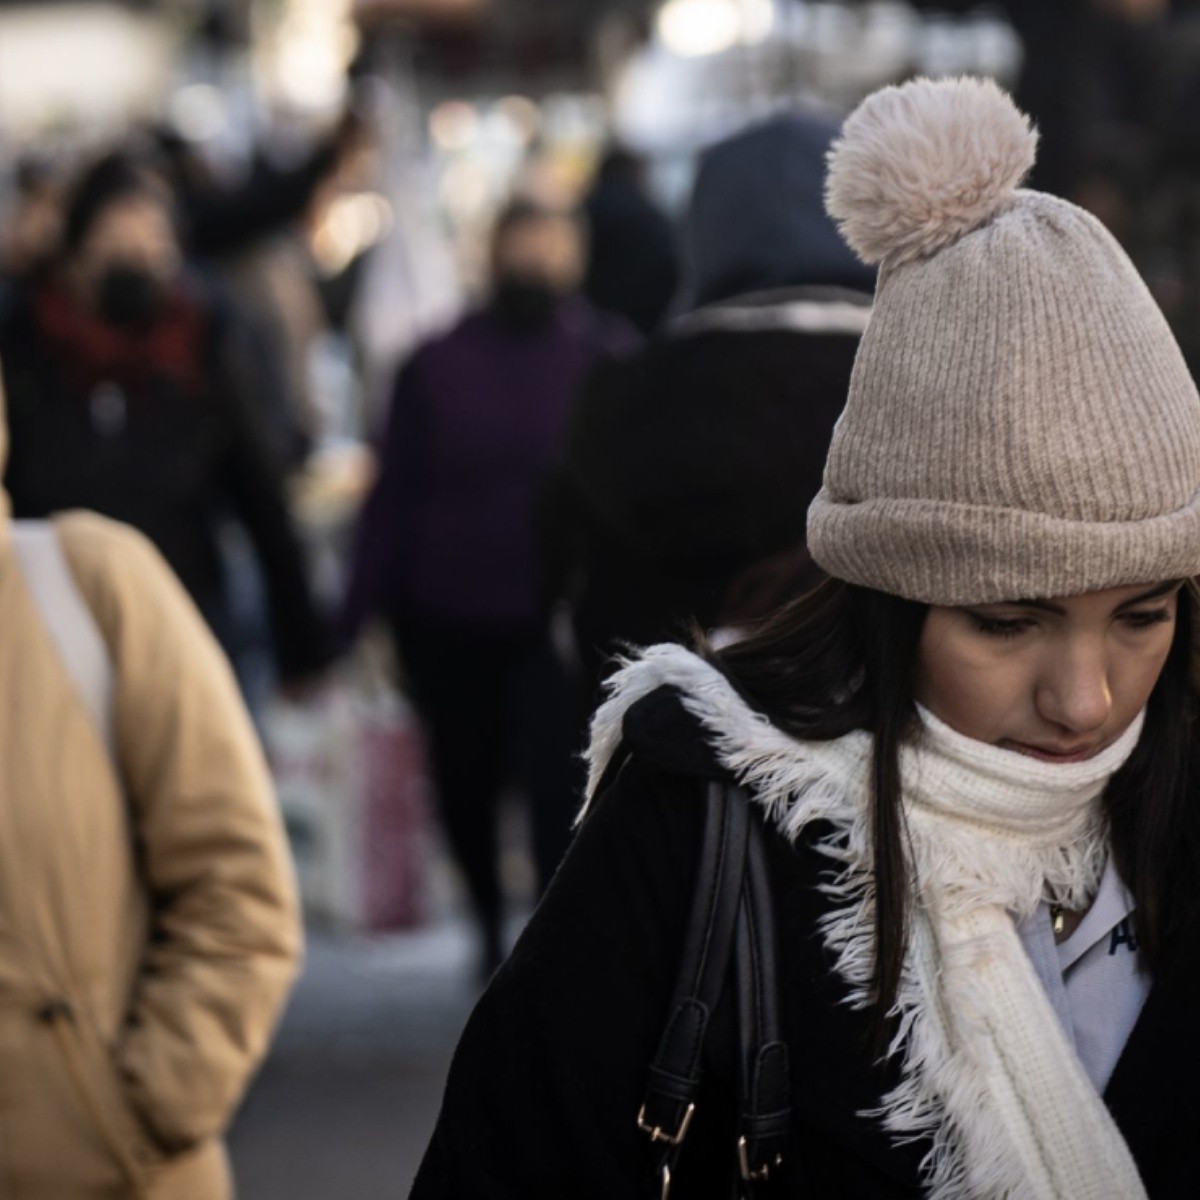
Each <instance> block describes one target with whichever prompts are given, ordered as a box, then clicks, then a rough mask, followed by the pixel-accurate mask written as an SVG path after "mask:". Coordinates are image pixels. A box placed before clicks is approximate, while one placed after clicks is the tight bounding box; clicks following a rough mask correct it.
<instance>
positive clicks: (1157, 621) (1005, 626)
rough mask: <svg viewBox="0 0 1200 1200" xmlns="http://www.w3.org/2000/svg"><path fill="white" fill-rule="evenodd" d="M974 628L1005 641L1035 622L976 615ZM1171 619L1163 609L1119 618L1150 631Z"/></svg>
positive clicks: (972, 616) (1018, 634) (973, 618)
mask: <svg viewBox="0 0 1200 1200" xmlns="http://www.w3.org/2000/svg"><path fill="white" fill-rule="evenodd" d="M971 619H972V620H973V621H974V622H975V628H976V629H978V630H979V632H980V633H982V634H984V635H986V636H987V637H995V638H1003V639H1005V640H1008V639H1011V638H1016V637H1020V636H1021V634H1023V633H1024V632H1025V631H1026V630H1028V629H1032V628H1033V626H1034V625H1035V624H1036V622H1034V621H1032V620H1030V619H1029V618H1028V617H1018V618H1015V619H1008V620H1006V619H1004V618H1003V617H984V616H980V615H979V614H977V613H972V614H971ZM1170 619H1171V613H1170V611H1169V610H1168V609H1165V608H1156V609H1153V610H1150V611H1142V612H1130V613H1125V614H1124V615H1123V616H1121V617H1120V618H1119V620H1121V621H1123V622H1124V623H1125V625H1126V626H1128V627H1129V628H1130V629H1150V628H1152V627H1153V626H1155V625H1162V624H1165V623H1166V622H1167V621H1169V620H1170Z"/></svg>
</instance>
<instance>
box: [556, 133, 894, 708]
mask: <svg viewBox="0 0 1200 1200" xmlns="http://www.w3.org/2000/svg"><path fill="white" fill-rule="evenodd" d="M834 129H835V126H834V124H833V122H832V121H830V120H828V119H826V118H825V117H819V116H814V115H809V114H802V113H789V114H786V115H783V116H779V117H775V118H773V119H771V120H770V121H767V122H766V123H763V124H758V125H755V126H753V127H751V128H750V129H748V130H746V131H744V132H743V133H740V134H738V135H736V136H734V137H733V138H731V139H730V140H728V141H726V142H724V143H722V144H720V145H718V146H716V147H714V148H713V149H712V150H710V151H709V152H708V153H707V154H706V155H705V157H704V160H703V161H702V163H701V165H700V169H699V174H698V176H697V179H696V184H695V190H694V195H693V198H692V202H691V208H690V213H689V216H688V221H687V229H686V245H685V249H686V254H687V261H686V264H685V265H686V268H687V275H686V284H685V286H686V305H685V307H686V309H687V310H688V311H687V314H686V315H685V316H683V317H682V318H681V319H679V320H677V321H676V322H674V323H673V324H672V325H671V326H669V327H668V328H667V329H666V330H665V331H664V332H663V334H662V335H660V336H659V337H658V338H656V339H655V340H654V341H652V342H651V343H650V344H649V345H648V346H647V347H646V348H645V349H644V350H643V351H642V353H641V354H639V355H636V356H633V357H632V358H629V359H626V360H623V361H621V362H614V363H611V364H606V365H604V366H602V367H600V368H599V369H597V370H596V371H595V372H594V373H593V374H592V376H591V377H590V378H589V380H588V381H587V382H586V383H585V385H584V387H583V390H582V392H581V395H580V397H579V399H578V401H577V403H576V406H575V409H574V411H573V414H572V419H571V424H570V428H569V434H568V443H567V449H566V452H565V455H564V458H563V461H562V464H561V467H560V469H559V471H558V473H557V474H556V476H555V479H554V482H553V484H552V485H551V487H550V489H549V490H548V493H547V496H546V498H545V501H544V504H543V509H544V512H545V513H546V514H547V517H546V521H545V530H546V535H547V536H546V546H547V555H548V559H549V561H550V564H551V565H550V568H549V573H550V575H551V577H552V579H553V580H554V585H555V587H556V588H557V589H558V590H559V591H560V592H562V593H563V594H565V595H566V596H567V597H568V599H569V600H570V603H571V606H572V609H573V617H574V630H575V638H576V643H577V650H578V652H579V656H580V659H581V661H582V664H583V667H584V671H585V675H586V683H587V687H588V690H589V692H590V693H592V694H595V692H596V691H597V689H598V686H599V683H600V680H601V679H602V678H603V676H604V674H605V672H606V670H607V664H608V662H609V659H610V657H611V656H612V655H613V654H614V652H616V651H617V650H619V649H620V647H621V644H622V643H625V642H632V643H636V644H640V645H645V644H648V643H651V642H655V641H659V640H661V639H663V638H672V637H676V636H679V635H680V634H681V633H682V632H683V631H684V630H685V629H686V628H687V626H688V625H689V623H690V622H691V621H698V622H699V623H700V624H701V625H702V626H705V627H712V626H714V625H718V624H721V623H735V624H736V623H738V622H742V621H745V620H749V619H753V618H754V617H756V616H761V615H762V614H763V613H765V612H768V611H770V609H771V608H772V607H775V606H777V605H778V604H780V603H782V601H783V600H785V599H787V598H788V597H789V596H792V595H796V594H798V593H799V592H801V591H803V590H804V589H805V587H806V586H807V585H810V584H811V583H813V582H815V580H816V579H817V578H819V573H818V572H816V570H815V568H813V567H812V564H811V563H810V562H809V561H808V559H807V556H806V555H805V553H804V514H805V511H806V510H807V508H808V505H809V502H810V501H811V500H812V498H813V496H815V495H816V493H817V489H818V488H819V487H820V482H821V469H822V466H823V464H824V462H825V453H826V451H827V449H828V447H829V438H830V435H831V433H832V432H833V425H834V422H835V421H836V420H837V418H838V415H839V414H840V413H841V411H842V406H843V405H844V404H845V400H846V391H847V388H848V387H849V383H850V369H851V366H852V365H853V362H854V353H855V350H856V348H857V346H858V339H859V335H860V334H861V332H862V329H863V326H864V325H865V323H866V319H867V315H868V312H869V306H870V295H869V291H870V288H871V286H872V282H873V279H874V275H873V272H872V271H871V270H870V269H868V268H866V267H864V266H863V265H862V264H861V263H859V262H857V261H856V260H855V259H854V257H853V256H852V255H851V254H850V253H849V251H848V250H847V249H846V247H845V245H844V244H843V243H842V242H841V240H840V239H839V237H838V235H837V231H836V229H835V228H834V226H833V224H832V222H831V221H830V220H829V218H828V217H827V216H826V215H825V213H824V211H823V209H822V207H821V180H822V174H823V170H824V167H823V163H824V155H825V152H826V150H827V149H828V146H829V143H830V141H831V139H832V137H833V134H834Z"/></svg>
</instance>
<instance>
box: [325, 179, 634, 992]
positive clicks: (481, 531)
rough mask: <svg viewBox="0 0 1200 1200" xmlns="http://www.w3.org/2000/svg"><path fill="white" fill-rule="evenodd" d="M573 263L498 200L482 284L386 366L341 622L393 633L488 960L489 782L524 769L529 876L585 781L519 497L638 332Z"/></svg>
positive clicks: (495, 913)
mask: <svg viewBox="0 0 1200 1200" xmlns="http://www.w3.org/2000/svg"><path fill="white" fill-rule="evenodd" d="M582 274H583V237H582V231H581V230H580V228H579V226H578V225H577V223H576V221H575V219H574V218H573V217H571V216H569V215H566V214H564V213H560V212H558V211H556V210H552V209H547V208H544V207H540V206H537V205H535V204H532V203H530V202H528V201H517V202H514V203H513V204H511V205H510V206H509V207H508V208H507V209H506V210H505V211H504V212H503V213H502V214H501V216H500V218H499V220H498V221H497V224H496V226H495V230H494V233H493V236H492V275H493V278H492V289H491V292H490V295H489V296H488V298H487V300H486V301H485V303H484V304H483V305H482V306H481V307H479V308H478V309H477V310H475V311H472V312H469V313H468V314H467V315H466V316H465V317H463V318H462V320H461V321H459V323H458V324H457V325H455V326H454V327H453V328H452V329H450V330H449V331H448V332H446V333H444V334H442V335H440V336H437V337H435V338H433V339H432V340H431V341H429V342H427V343H426V344H425V345H423V346H421V347H420V348H419V349H418V350H417V352H416V353H415V354H414V355H413V356H412V358H411V359H410V360H409V361H408V363H407V364H406V365H405V366H403V367H402V368H401V370H400V372H399V374H398V375H397V378H396V381H395V385H394V389H393V394H392V400H391V410H390V413H389V416H388V422H387V427H386V431H385V434H384V440H383V444H382V447H381V451H380V473H379V477H378V480H377V482H376V484H375V487H374V490H373V491H372V493H371V495H370V496H369V498H368V500H367V503H366V507H365V509H364V512H363V515H362V519H361V522H360V527H359V530H358V538H357V543H356V547H355V554H354V559H353V563H352V567H351V573H350V581H349V589H348V594H347V597H346V604H345V609H344V613H343V617H344V632H345V633H346V635H347V637H349V638H352V637H353V636H354V634H355V633H356V632H357V630H358V628H359V627H360V626H361V624H362V622H363V620H364V619H365V618H366V617H367V616H368V615H369V614H371V613H376V614H378V615H380V616H382V617H383V618H384V619H385V620H386V621H387V622H388V624H389V625H390V628H391V630H392V632H393V634H394V637H395V641H396V645H397V649H398V652H399V657H400V660H401V663H402V670H403V676H404V681H405V685H406V687H407V688H408V690H409V692H410V694H411V695H412V697H413V699H414V701H415V703H416V705H417V708H418V710H419V712H420V714H421V716H422V718H423V720H424V721H425V724H426V727H427V732H428V736H429V739H430V751H431V757H432V763H433V769H434V774H435V777H436V783H437V790H438V798H439V810H440V815H441V818H442V821H443V824H444V827H445V831H446V834H447V836H448V840H449V843H450V848H451V850H452V852H453V853H454V855H455V857H456V859H457V861H458V863H459V865H460V867H461V868H462V871H463V873H464V875H465V877H466V882H467V885H468V888H469V891H470V896H471V901H472V905H473V908H474V910H475V915H476V917H477V919H478V922H479V927H480V933H481V937H482V946H483V968H484V971H485V972H487V973H490V971H491V969H492V968H493V967H494V966H496V965H497V964H498V963H499V961H500V959H501V957H502V955H503V949H502V939H501V923H502V910H503V904H502V897H501V888H500V881H499V875H498V871H497V801H498V798H499V794H500V792H501V790H502V788H503V787H504V786H505V785H506V784H507V783H508V782H509V781H510V780H511V779H513V778H514V776H515V777H516V778H518V779H519V780H520V782H521V783H522V784H523V785H524V790H525V792H526V794H527V795H528V797H529V801H530V805H531V818H532V819H531V827H532V837H533V852H534V861H535V865H536V869H537V876H538V882H539V886H544V885H545V884H546V883H547V882H548V880H549V877H550V875H551V874H553V872H554V869H555V868H556V867H557V865H558V861H559V859H560V857H561V856H562V853H563V851H564V850H565V849H566V845H567V841H568V839H569V831H570V822H571V818H572V816H573V813H574V808H575V804H576V800H577V795H576V793H577V792H578V790H579V786H580V785H581V783H582V780H581V779H580V780H577V779H576V765H575V759H574V753H575V751H576V750H577V749H578V748H579V744H580V742H581V739H582V720H581V714H579V713H578V712H577V700H576V695H577V693H576V692H575V691H574V690H573V689H572V687H571V686H570V685H569V684H568V682H567V680H566V679H565V677H564V675H563V672H562V669H561V667H560V666H559V664H558V662H557V661H556V658H555V655H554V653H553V651H552V648H551V645H550V639H549V632H548V628H549V622H548V613H547V606H546V602H545V598H544V596H543V589H542V587H541V586H540V566H539V553H538V546H537V538H536V533H535V503H536V499H537V495H538V492H539V489H540V488H541V486H542V483H543V480H544V477H545V475H546V473H547V471H548V470H549V468H550V467H551V465H552V464H553V463H554V461H555V459H556V458H557V457H558V455H559V454H560V453H561V450H562V446H563V441H564V437H565V426H566V420H567V416H568V413H569V411H570V409H571V406H572V402H573V400H574V397H575V393H576V390H577V387H578V385H579V384H580V382H581V380H582V378H583V376H584V375H585V374H586V373H587V372H588V370H589V369H590V368H591V367H592V366H593V365H594V364H595V363H596V362H597V361H598V360H600V359H601V358H605V357H608V356H610V355H613V354H617V353H621V352H623V351H625V350H627V349H632V346H633V342H634V339H635V336H636V335H635V334H633V333H632V332H631V331H630V330H628V329H627V328H626V327H625V326H624V325H623V324H620V323H619V322H617V321H615V320H614V319H613V318H610V317H603V316H601V315H600V314H598V313H597V312H596V311H595V310H593V309H592V308H590V307H589V306H588V304H587V303H586V301H584V300H583V299H582V297H581V296H580V295H579V294H578V288H579V285H580V282H581V279H582Z"/></svg>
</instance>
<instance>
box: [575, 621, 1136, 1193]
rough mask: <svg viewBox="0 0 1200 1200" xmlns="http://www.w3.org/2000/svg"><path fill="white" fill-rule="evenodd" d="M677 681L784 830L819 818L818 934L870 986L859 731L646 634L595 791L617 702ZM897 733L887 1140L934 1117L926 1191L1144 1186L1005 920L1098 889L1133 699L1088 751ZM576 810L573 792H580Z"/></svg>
mask: <svg viewBox="0 0 1200 1200" xmlns="http://www.w3.org/2000/svg"><path fill="white" fill-rule="evenodd" d="M663 684H670V685H672V686H674V687H675V688H677V689H678V690H679V691H680V693H681V697H682V702H683V704H684V706H685V707H686V708H687V709H688V711H689V712H691V713H692V715H694V716H695V717H696V718H697V719H698V720H699V721H700V723H701V725H702V726H703V728H704V729H705V731H706V733H707V734H708V735H709V740H710V743H711V745H712V746H713V748H714V751H715V753H716V755H717V757H718V758H719V760H720V761H721V762H722V763H723V764H724V766H725V767H726V768H727V769H728V770H730V771H731V772H732V773H733V774H734V775H735V776H736V777H737V778H738V779H739V781H740V782H741V783H743V784H744V785H745V786H746V788H747V789H748V790H749V791H750V792H751V793H752V794H753V795H754V797H755V798H756V800H757V801H758V802H759V803H760V804H761V805H763V807H764V808H765V809H766V811H767V813H768V815H769V817H770V818H771V820H772V821H773V822H774V823H775V824H776V825H777V826H778V828H779V829H780V830H781V831H782V832H783V834H784V835H785V836H787V837H788V838H789V839H793V840H794V839H795V838H796V837H797V836H798V835H799V834H800V832H801V831H802V830H803V829H804V828H805V826H807V825H808V824H809V823H810V822H813V821H826V822H830V823H831V825H832V828H833V833H832V834H831V835H830V836H829V837H827V838H825V839H824V840H823V841H822V842H821V844H820V846H819V849H820V850H821V851H822V852H823V853H824V854H825V855H827V856H828V857H829V858H830V859H832V860H833V861H834V862H836V863H837V864H838V868H839V869H838V870H837V872H836V877H835V879H834V881H833V882H832V883H830V884H829V885H828V886H827V888H826V890H827V892H828V893H829V895H830V896H831V898H832V900H833V902H834V905H835V907H834V909H833V910H832V911H831V912H830V914H829V915H828V916H827V917H826V918H825V920H824V921H823V923H822V928H821V932H822V936H823V938H824V940H825V944H826V946H827V947H828V949H829V950H830V951H831V953H832V954H833V955H834V956H835V958H836V964H837V970H838V972H839V973H840V974H841V976H842V977H843V979H844V980H845V981H846V983H847V984H848V985H849V988H850V992H851V1003H853V1004H855V1005H857V1006H860V1007H861V1006H864V1005H866V1004H867V1003H868V995H867V994H868V989H869V984H870V976H871V968H872V964H873V961H874V928H873V914H874V876H873V870H872V850H871V836H870V829H869V816H868V803H867V801H868V795H869V791H868V780H869V778H870V762H871V737H870V735H869V734H867V733H865V732H856V733H851V734H848V735H847V736H845V737H842V738H839V739H837V740H835V741H829V742H800V741H797V740H796V739H795V738H792V737H790V736H789V735H787V734H785V733H783V732H782V731H781V730H779V729H777V728H776V727H775V726H774V725H772V724H771V723H770V722H769V721H768V720H767V719H766V718H765V717H764V716H762V715H761V714H760V713H756V712H754V711H753V710H752V709H750V708H749V707H748V706H747V705H746V703H745V702H744V701H743V700H742V699H741V697H740V696H738V694H737V693H736V692H735V691H734V689H733V687H732V686H731V685H730V684H729V683H728V681H727V680H726V679H725V678H724V677H723V676H722V675H721V674H720V673H719V672H718V671H716V670H715V669H714V668H713V667H711V666H710V665H709V664H708V663H706V662H704V661H703V660H702V659H700V658H699V657H697V656H696V655H694V654H692V653H691V652H690V651H688V650H685V649H683V648H682V647H680V646H671V645H668V646H655V647H651V648H650V649H649V650H646V651H645V652H644V653H643V654H642V655H641V656H640V657H639V658H637V659H636V660H634V661H630V662H627V663H626V664H625V665H624V667H623V668H622V669H621V670H620V671H619V672H618V673H617V674H616V675H615V676H614V677H613V679H612V681H611V684H610V689H609V690H610V697H609V699H608V700H607V701H606V702H605V703H604V704H603V705H602V706H601V707H600V709H599V710H598V711H597V713H596V716H595V719H594V721H593V724H592V741H591V749H590V751H589V754H588V758H589V768H590V772H589V788H588V800H589V802H590V800H591V798H592V796H593V794H594V792H595V789H596V787H597V786H598V784H599V781H600V778H601V776H602V775H603V773H604V770H605V768H606V767H607V766H608V764H609V762H610V761H611V760H612V757H613V755H614V754H615V752H616V750H617V747H618V746H619V744H620V741H621V736H622V731H621V725H622V720H623V718H624V715H625V712H626V711H627V710H628V708H629V707H630V706H631V705H632V704H633V703H635V702H636V701H637V700H639V699H641V698H642V697H643V696H645V695H648V694H649V693H650V692H652V691H654V690H655V689H656V688H658V687H660V686H662V685H663ZM922 717H923V719H924V730H923V733H922V736H921V738H920V740H919V742H918V744H916V745H913V746H907V747H905V748H904V749H903V750H902V752H901V775H902V779H903V786H904V801H905V817H906V821H907V829H908V835H909V839H908V840H909V845H908V853H909V861H910V867H911V870H912V876H913V879H914V881H915V894H914V901H915V903H914V912H913V919H912V920H911V922H910V941H909V947H908V953H907V956H906V959H905V965H904V969H903V972H902V976H901V981H900V988H899V993H898V995H897V1000H896V1005H895V1009H894V1010H893V1011H894V1015H895V1017H896V1019H897V1030H898V1031H897V1034H896V1037H895V1040H894V1042H893V1044H892V1047H891V1051H890V1052H891V1053H892V1054H898V1055H900V1056H901V1081H900V1083H899V1085H898V1086H897V1087H896V1088H895V1089H894V1090H893V1091H891V1092H890V1093H888V1094H887V1095H886V1096H885V1097H884V1098H883V1103H882V1105H881V1107H880V1109H879V1110H878V1111H877V1112H873V1113H869V1114H864V1115H867V1116H874V1117H878V1118H879V1119H880V1120H881V1122H882V1124H883V1126H884V1127H885V1128H886V1129H887V1130H889V1131H890V1132H891V1133H893V1134H894V1135H896V1136H897V1138H898V1139H901V1140H903V1139H907V1138H913V1137H920V1136H928V1137H930V1138H931V1139H932V1149H931V1151H930V1153H929V1155H928V1156H927V1158H926V1160H925V1162H924V1164H923V1169H924V1182H925V1185H926V1187H927V1189H928V1195H929V1196H930V1200H1140V1198H1144V1197H1145V1195H1146V1193H1145V1189H1144V1188H1143V1185H1142V1183H1141V1181H1140V1179H1139V1177H1138V1173H1137V1168H1136V1167H1135V1165H1134V1163H1133V1159H1132V1156H1131V1155H1130V1153H1129V1150H1128V1147H1127V1146H1126V1145H1125V1142H1124V1139H1123V1138H1122V1137H1121V1134H1120V1132H1119V1130H1118V1129H1117V1127H1116V1125H1115V1123H1114V1122H1113V1120H1112V1118H1111V1116H1110V1115H1109V1113H1108V1110H1107V1109H1106V1108H1105V1106H1104V1103H1103V1101H1102V1100H1101V1098H1100V1097H1099V1096H1098V1095H1097V1093H1096V1090H1095V1088H1094V1087H1093V1086H1092V1084H1091V1082H1090V1080H1089V1079H1088V1078H1087V1076H1086V1074H1085V1072H1084V1070H1083V1067H1082V1066H1081V1065H1080V1063H1079V1060H1078V1058H1077V1056H1076V1055H1075V1052H1074V1050H1073V1049H1072V1047H1071V1045H1070V1043H1069V1042H1068V1040H1067V1037H1066V1035H1065V1033H1064V1032H1063V1030H1062V1028H1061V1026H1060V1025H1059V1022H1058V1019H1057V1017H1056V1016H1055V1014H1054V1011H1053V1009H1052V1008H1051V1006H1050V1002H1049V1000H1048V999H1047V998H1046V995H1045V993H1044V991H1043V989H1042V986H1041V984H1040V982H1039V981H1038V979H1037V976H1036V974H1035V972H1034V970H1033V967H1032V965H1031V964H1030V962H1029V959H1028V957H1027V955H1026V954H1025V951H1024V949H1023V947H1022V946H1021V943H1020V939H1019V937H1018V935H1017V932H1016V927H1015V921H1019V920H1021V919H1022V918H1024V917H1026V916H1028V915H1029V913H1031V912H1032V911H1033V910H1034V909H1035V908H1036V907H1037V905H1038V903H1039V902H1040V901H1041V900H1042V899H1043V898H1049V899H1051V900H1052V901H1054V902H1057V903H1061V904H1063V905H1065V906H1066V907H1070V908H1082V907H1085V906H1086V905H1087V904H1088V903H1089V902H1090V901H1091V899H1092V898H1093V896H1094V895H1095V891H1096V888H1097V886H1098V884H1099V880H1100V876H1101V874H1102V873H1103V870H1104V865H1105V861H1106V858H1107V831H1106V828H1105V826H1104V822H1103V819H1102V814H1101V810H1100V805H1099V803H1098V801H1099V797H1100V795H1101V793H1102V792H1103V790H1104V787H1105V785H1106V784H1107V782H1108V780H1109V778H1111V776H1112V774H1113V773H1114V772H1115V771H1116V770H1117V769H1118V768H1119V767H1120V766H1121V765H1122V764H1123V763H1124V762H1125V760H1126V759H1127V758H1128V756H1129V754H1130V753H1131V752H1132V750H1133V748H1134V746H1135V745H1136V743H1137V740H1138V737H1139V736H1140V734H1141V728H1142V718H1141V717H1139V719H1138V720H1137V721H1136V722H1135V723H1134V724H1133V726H1131V727H1130V729H1129V730H1128V731H1126V733H1125V734H1124V735H1122V737H1121V738H1120V740H1119V741H1118V742H1116V743H1115V744H1114V745H1112V746H1110V747H1108V748H1107V749H1106V750H1104V751H1103V752H1102V753H1101V754H1099V755H1097V756H1096V757H1095V758H1093V759H1090V760H1089V761H1087V762H1083V763H1071V764H1054V763H1046V762H1041V761H1039V760H1036V759H1032V758H1028V757H1026V756H1023V755H1019V754H1016V753H1014V752H1012V751H1006V750H1001V749H998V748H996V747H993V746H988V745H985V744H983V743H980V742H975V741H972V740H970V739H968V738H965V737H963V736H962V735H960V734H958V733H955V732H954V731H953V730H951V729H950V728H949V727H947V726H946V725H944V724H943V723H942V722H941V721H938V720H937V719H936V718H935V717H933V716H932V714H929V713H925V712H922ZM585 811H586V808H585Z"/></svg>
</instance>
